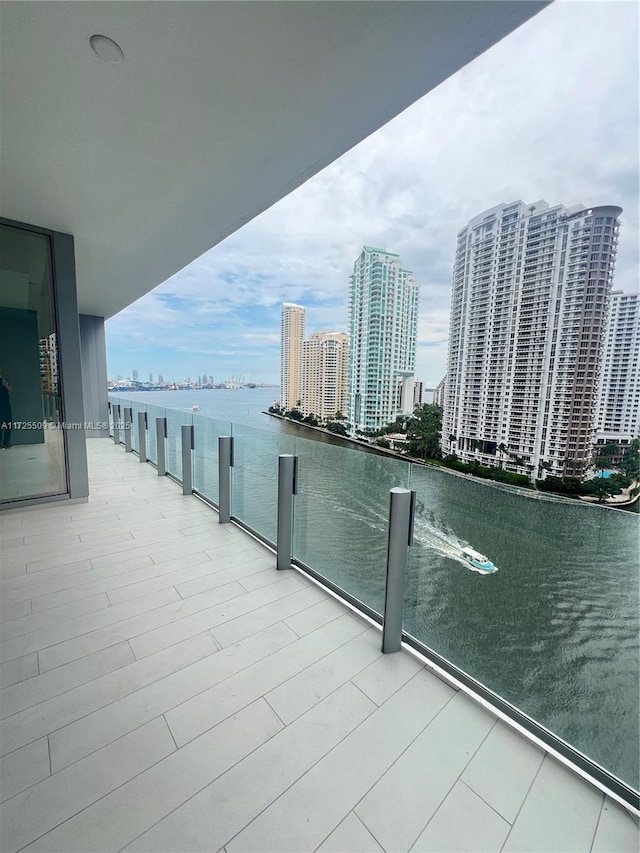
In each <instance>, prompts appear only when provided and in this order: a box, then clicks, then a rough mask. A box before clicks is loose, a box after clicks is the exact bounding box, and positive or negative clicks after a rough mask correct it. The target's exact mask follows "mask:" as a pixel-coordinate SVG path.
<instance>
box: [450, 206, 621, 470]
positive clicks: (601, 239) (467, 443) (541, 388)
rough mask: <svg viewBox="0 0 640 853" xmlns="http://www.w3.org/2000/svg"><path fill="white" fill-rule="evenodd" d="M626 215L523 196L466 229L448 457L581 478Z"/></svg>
mask: <svg viewBox="0 0 640 853" xmlns="http://www.w3.org/2000/svg"><path fill="white" fill-rule="evenodd" d="M621 213H622V210H621V208H619V207H609V206H607V207H597V208H589V209H585V208H582V207H581V206H578V207H574V208H570V209H567V208H565V207H563V206H562V205H557V206H555V207H550V206H549V205H548V204H547V203H546V202H544V201H540V202H536V203H535V204H533V205H526V204H524V203H523V202H521V201H520V202H515V203H513V204H508V205H505V204H501V205H498V206H496V207H494V208H491V209H490V210H487V211H485V212H484V213H481V214H480V215H479V216H476V217H475V218H474V219H472V220H471V221H470V222H469V224H468V225H467V226H466V227H465V228H463V229H462V231H461V232H460V233H459V234H458V244H457V249H456V256H455V260H454V269H453V282H452V292H451V319H450V334H449V357H448V366H447V382H446V394H445V405H444V416H443V428H442V449H443V453H445V454H448V453H456V454H457V455H458V456H459V457H460V458H461V459H463V460H464V461H471V460H473V459H476V460H478V461H479V462H480V463H482V464H485V465H500V466H503V467H505V468H508V469H510V470H512V471H519V472H521V473H527V474H528V475H529V476H530V477H531V478H535V477H544V476H546V474H547V473H548V474H552V475H554V476H561V475H563V474H573V475H580V474H581V473H583V472H584V470H585V468H586V466H587V465H588V464H589V462H590V459H591V447H592V443H593V438H594V434H595V414H596V394H597V383H598V372H599V364H600V357H601V351H602V344H603V340H604V322H605V314H606V308H607V301H608V297H609V293H610V292H611V287H612V281H613V269H614V261H615V255H616V248H617V243H618V230H619V221H618V217H619V215H620V214H621Z"/></svg>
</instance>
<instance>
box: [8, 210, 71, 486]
mask: <svg viewBox="0 0 640 853" xmlns="http://www.w3.org/2000/svg"><path fill="white" fill-rule="evenodd" d="M0 377H2V378H1V379H0V428H1V432H0V502H7V501H15V500H21V499H25V498H32V497H41V496H45V495H55V494H62V493H64V492H66V490H67V483H66V474H65V456H64V433H63V429H62V417H61V414H62V413H61V405H60V390H61V387H60V374H59V361H58V346H57V337H56V321H55V311H54V300H53V282H52V275H51V254H50V246H49V238H48V237H47V236H46V235H44V234H38V233H35V232H32V231H26V230H23V229H20V228H14V227H11V226H8V225H0Z"/></svg>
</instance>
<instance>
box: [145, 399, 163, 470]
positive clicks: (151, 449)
mask: <svg viewBox="0 0 640 853" xmlns="http://www.w3.org/2000/svg"><path fill="white" fill-rule="evenodd" d="M166 412H167V410H166V409H162V408H160V406H147V459H148V460H149V461H150V462H153V463H154V464H155V465H157V464H158V448H157V444H156V418H164V416H165V415H166Z"/></svg>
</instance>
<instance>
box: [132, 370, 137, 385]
mask: <svg viewBox="0 0 640 853" xmlns="http://www.w3.org/2000/svg"><path fill="white" fill-rule="evenodd" d="M131 378H132V379H133V381H134V382H137V381H138V371H137V370H133V371H132V372H131Z"/></svg>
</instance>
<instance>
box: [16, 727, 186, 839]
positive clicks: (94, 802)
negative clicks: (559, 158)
mask: <svg viewBox="0 0 640 853" xmlns="http://www.w3.org/2000/svg"><path fill="white" fill-rule="evenodd" d="M154 719H159V718H158V717H154ZM165 723H166V721H165ZM144 725H147V724H146V723H145V724H144ZM137 728H142V726H138V727H137ZM132 731H136V729H132ZM127 734H130V733H129V732H127ZM122 737H126V735H123V736H122ZM120 739H121V738H117V739H116V740H120ZM112 743H116V741H112ZM174 743H175V741H174ZM102 748H104V747H102ZM96 751H97V750H96ZM175 752H176V751H173V752H169V753H168V754H167V755H163V756H162V758H159V759H158V760H157V761H154V762H153V763H152V764H149V766H148V767H145V768H144V769H142V770H140V771H139V772H138V773H134V775H133V776H130V777H129V778H128V779H125V780H124V782H121V783H120V784H119V785H116V787H115V788H112V789H111V790H110V791H107V792H106V793H104V794H101V795H100V796H99V797H97V798H96V799H95V800H94V801H93V802H91V803H89V804H88V805H86V806H84V807H83V808H81V809H78V811H77V812H74V814H72V815H69V817H66V818H65V819H64V820H61V821H60V823H57V824H56V825H55V826H52V827H50V828H49V829H47V830H46V832H43V833H42V834H41V835H39V836H38V837H37V838H32V839H31V840H30V841H29V842H27V844H23V845H22V847H19V848H17V849H16V850H15V851H14V853H20V850H24V849H25V848H26V847H29V846H30V845H31V844H35V843H36V842H37V841H39V840H40V839H41V838H44V836H45V835H48V833H50V832H54V831H55V830H56V829H58V828H59V827H61V826H64V824H65V823H68V822H69V821H70V820H73V819H74V818H76V817H77V816H78V815H79V814H82V812H84V811H86V810H87V809H90V808H91V807H92V806H95V805H96V804H97V803H99V802H100V800H104V798H105V797H108V796H109V795H110V794H113V793H114V791H117V790H119V789H120V788H122V787H123V785H127V784H128V783H129V782H132V781H133V780H134V779H137V778H138V776H141V775H142V774H143V773H146V772H147V770H151V768H152V767H155V766H156V765H157V764H160V763H161V762H162V761H164V760H165V758H169V756H171V755H175ZM91 754H92V755H93V753H91ZM69 766H72V765H69ZM63 769H65V768H63ZM57 772H58V773H60V772H62V771H60V770H58V771H57ZM55 776H56V773H54V774H52V776H51V777H47V778H54V777H55ZM36 784H37V783H36ZM16 796H19V795H18V794H16ZM10 801H11V800H6V802H10ZM132 840H133V839H132ZM130 843H131V842H130V841H128V842H127V844H130ZM124 846H125V847H126V846H127V845H126V844H125V845H124ZM120 849H123V848H120Z"/></svg>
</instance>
